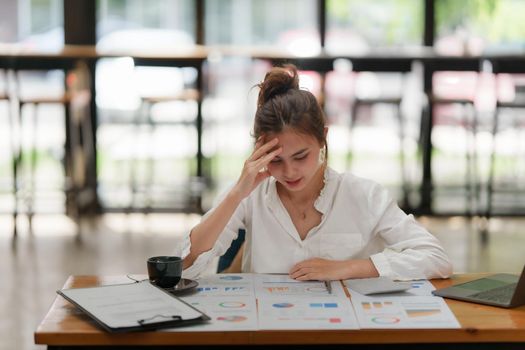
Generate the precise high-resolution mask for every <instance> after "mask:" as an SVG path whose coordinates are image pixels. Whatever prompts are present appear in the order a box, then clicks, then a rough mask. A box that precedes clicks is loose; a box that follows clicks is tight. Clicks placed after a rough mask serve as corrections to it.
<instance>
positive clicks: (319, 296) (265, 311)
mask: <svg viewBox="0 0 525 350" xmlns="http://www.w3.org/2000/svg"><path fill="white" fill-rule="evenodd" d="M330 283H331V288H330V289H329V288H327V285H326V284H325V283H324V282H320V281H304V282H302V281H297V280H293V279H291V278H290V277H288V275H264V274H263V275H254V286H255V295H256V296H257V301H258V309H259V312H258V314H259V329H267V330H270V329H357V328H358V323H357V320H356V318H355V315H354V311H353V309H352V305H351V304H350V300H349V299H348V298H347V297H346V295H345V293H344V290H343V288H342V286H341V283H340V282H339V281H333V282H330Z"/></svg>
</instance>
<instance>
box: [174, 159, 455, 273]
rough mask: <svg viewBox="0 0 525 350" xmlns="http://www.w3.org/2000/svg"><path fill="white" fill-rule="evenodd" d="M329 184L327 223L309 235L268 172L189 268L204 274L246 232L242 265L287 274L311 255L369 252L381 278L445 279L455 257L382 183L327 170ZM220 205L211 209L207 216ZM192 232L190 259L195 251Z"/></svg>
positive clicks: (324, 204) (319, 204)
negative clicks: (303, 232) (301, 230)
mask: <svg viewBox="0 0 525 350" xmlns="http://www.w3.org/2000/svg"><path fill="white" fill-rule="evenodd" d="M324 180H325V185H324V188H323V190H322V191H321V194H320V195H319V198H318V199H317V200H316V201H315V203H314V206H315V208H316V209H317V210H318V211H319V212H320V213H321V214H322V219H321V223H320V224H319V225H318V226H316V227H314V228H312V229H311V230H310V231H309V232H308V234H307V235H306V237H305V239H304V240H302V239H301V238H300V236H299V233H298V232H297V230H296V228H295V226H294V224H293V222H292V220H291V218H290V215H289V214H288V212H287V211H286V209H285V207H284V205H283V203H282V202H281V200H280V197H279V195H278V193H277V187H276V181H275V179H274V178H273V177H269V178H268V179H266V180H265V181H263V182H262V183H261V184H260V185H259V186H258V187H257V188H256V189H255V190H254V191H253V192H252V193H251V194H250V195H249V196H248V197H247V198H245V199H244V200H243V201H242V202H241V204H240V205H239V207H238V208H237V209H236V211H235V212H234V214H233V215H232V217H231V219H230V221H229V222H228V224H227V225H226V227H225V229H224V231H223V232H222V233H221V234H220V235H219V237H218V239H217V241H216V242H215V245H214V246H213V248H212V249H210V250H209V251H207V252H204V253H202V254H201V255H199V256H198V257H197V259H196V260H195V262H194V263H193V265H192V266H190V267H189V268H187V269H186V270H184V273H183V275H184V276H185V277H186V278H197V277H198V276H199V274H200V273H202V272H203V271H204V270H205V269H206V268H207V267H208V265H209V264H211V263H212V261H213V258H214V257H217V256H221V255H222V254H224V253H225V252H226V250H227V249H228V248H229V247H230V245H231V243H232V241H233V240H234V239H235V238H237V235H238V231H239V229H241V228H243V229H245V230H246V242H245V246H244V254H243V259H242V271H243V272H253V273H288V272H289V270H290V268H292V266H294V265H295V264H297V263H298V262H301V261H303V260H306V259H310V258H316V257H319V258H325V259H332V260H347V259H363V258H370V259H371V260H372V262H373V264H374V265H375V267H376V269H377V271H378V272H379V274H380V276H387V277H390V278H392V279H399V280H407V279H419V278H438V277H441V278H446V277H448V276H449V275H450V274H451V273H452V266H451V263H450V261H449V259H448V257H447V256H446V254H445V253H444V251H443V248H442V247H441V245H440V244H439V242H438V240H437V239H436V238H435V237H434V236H433V235H432V234H430V233H429V232H428V231H427V230H426V229H425V228H423V227H422V226H421V225H419V224H418V223H417V222H416V221H415V220H414V217H413V216H412V215H406V214H405V213H404V212H403V211H402V210H401V209H400V208H399V207H398V206H397V204H396V203H395V201H394V200H392V198H390V196H389V195H388V192H387V190H386V189H384V188H383V187H381V186H380V185H378V184H377V183H375V182H373V181H370V180H366V179H362V178H359V177H356V176H354V175H352V174H350V173H342V174H339V173H337V172H336V171H334V170H332V169H330V168H327V170H326V171H325V175H324ZM212 211H213V209H211V210H210V212H208V213H207V214H205V215H204V217H203V218H205V217H206V216H207V215H209V214H210V213H211V212H212ZM190 244H191V242H190V239H189V237H188V238H187V239H186V241H185V247H184V249H183V257H185V256H187V255H188V254H189V250H190Z"/></svg>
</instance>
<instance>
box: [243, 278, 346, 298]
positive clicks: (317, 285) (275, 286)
mask: <svg viewBox="0 0 525 350" xmlns="http://www.w3.org/2000/svg"><path fill="white" fill-rule="evenodd" d="M253 279H254V287H255V295H256V296H257V298H261V297H276V296H301V297H309V298H315V297H326V296H337V297H340V296H345V297H346V295H345V292H344V289H343V287H342V286H341V282H339V281H330V282H328V283H330V285H331V286H332V294H330V293H329V292H328V289H327V288H326V285H325V283H324V282H322V281H297V280H294V279H292V278H290V277H289V276H288V275H271V274H260V275H254V276H253Z"/></svg>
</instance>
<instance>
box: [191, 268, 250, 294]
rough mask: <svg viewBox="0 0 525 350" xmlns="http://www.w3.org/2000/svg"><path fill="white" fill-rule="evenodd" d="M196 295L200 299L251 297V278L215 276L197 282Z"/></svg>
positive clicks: (229, 275) (242, 275)
mask: <svg viewBox="0 0 525 350" xmlns="http://www.w3.org/2000/svg"><path fill="white" fill-rule="evenodd" d="M198 282H199V286H198V287H197V288H196V289H197V294H198V295H199V296H200V297H230V296H252V297H253V298H255V294H254V289H253V277H252V275H251V274H248V273H247V274H217V275H213V276H206V277H203V278H201V279H199V280H198Z"/></svg>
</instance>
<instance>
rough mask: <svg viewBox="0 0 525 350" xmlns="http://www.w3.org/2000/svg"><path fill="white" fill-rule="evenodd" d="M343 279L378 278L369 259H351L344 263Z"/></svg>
mask: <svg viewBox="0 0 525 350" xmlns="http://www.w3.org/2000/svg"><path fill="white" fill-rule="evenodd" d="M345 276H346V278H345V279H349V278H369V277H379V272H378V271H377V269H376V267H375V265H374V263H373V262H372V260H371V259H352V260H347V261H346V268H345Z"/></svg>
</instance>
